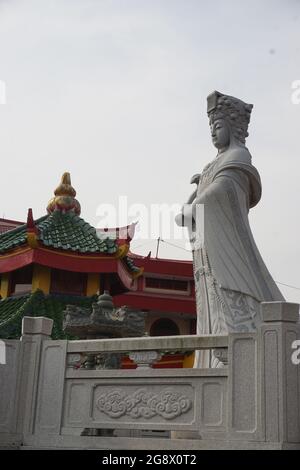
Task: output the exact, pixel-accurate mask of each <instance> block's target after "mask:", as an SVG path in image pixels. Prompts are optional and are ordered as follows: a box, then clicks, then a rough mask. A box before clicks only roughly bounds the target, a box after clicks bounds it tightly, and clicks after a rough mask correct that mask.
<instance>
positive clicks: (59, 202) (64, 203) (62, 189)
mask: <svg viewBox="0 0 300 470" xmlns="http://www.w3.org/2000/svg"><path fill="white" fill-rule="evenodd" d="M75 196H76V191H75V189H74V188H73V186H72V184H71V176H70V173H64V174H63V175H62V178H61V182H60V184H59V185H58V187H57V188H56V190H55V191H54V197H53V198H52V199H51V200H50V201H49V204H48V206H47V211H48V213H49V214H50V213H52V212H54V211H55V210H59V211H61V212H68V211H74V212H75V214H77V215H80V212H81V207H80V204H79V202H78V201H77V199H75Z"/></svg>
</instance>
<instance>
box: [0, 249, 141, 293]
mask: <svg viewBox="0 0 300 470" xmlns="http://www.w3.org/2000/svg"><path fill="white" fill-rule="evenodd" d="M31 263H36V264H40V265H42V266H47V267H49V268H54V269H63V270H66V271H73V272H82V273H117V274H118V276H119V278H120V280H121V282H122V283H123V284H124V286H125V287H126V288H127V289H129V290H135V289H136V281H135V278H136V277H137V275H136V273H133V272H129V271H128V269H127V268H126V266H125V264H124V261H123V260H122V259H121V258H120V257H118V254H112V255H109V254H108V255H106V254H104V253H99V254H95V253H94V254H81V253H71V252H63V251H60V250H53V249H50V248H45V247H41V246H39V247H38V248H36V249H33V248H31V247H29V246H26V245H25V246H23V247H19V248H17V249H15V250H13V251H12V252H10V253H6V254H3V255H0V273H7V272H12V271H15V270H16V269H20V268H23V267H24V266H27V265H28V264H31Z"/></svg>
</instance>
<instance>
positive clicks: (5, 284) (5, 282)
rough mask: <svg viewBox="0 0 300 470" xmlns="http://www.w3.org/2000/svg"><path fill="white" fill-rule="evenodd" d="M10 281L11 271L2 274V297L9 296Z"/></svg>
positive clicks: (0, 292)
mask: <svg viewBox="0 0 300 470" xmlns="http://www.w3.org/2000/svg"><path fill="white" fill-rule="evenodd" d="M9 281H10V273H3V274H1V288H0V294H1V297H2V299H6V297H8V296H9Z"/></svg>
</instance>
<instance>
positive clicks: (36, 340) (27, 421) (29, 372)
mask: <svg viewBox="0 0 300 470" xmlns="http://www.w3.org/2000/svg"><path fill="white" fill-rule="evenodd" d="M52 327H53V320H51V319H50V318H45V317H24V318H23V322H22V337H21V345H22V346H21V347H22V367H21V380H20V393H19V403H18V416H19V420H18V428H19V431H20V432H21V433H22V434H23V435H31V434H33V432H34V417H35V411H36V404H37V389H38V379H39V369H40V361H41V350H42V344H43V341H45V340H48V339H50V335H51V332H52Z"/></svg>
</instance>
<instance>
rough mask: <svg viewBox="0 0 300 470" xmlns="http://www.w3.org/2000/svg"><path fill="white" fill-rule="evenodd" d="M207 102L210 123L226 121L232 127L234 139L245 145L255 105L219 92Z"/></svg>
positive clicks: (213, 94)
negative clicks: (218, 120) (220, 120)
mask: <svg viewBox="0 0 300 470" xmlns="http://www.w3.org/2000/svg"><path fill="white" fill-rule="evenodd" d="M207 100H208V116H209V121H210V122H211V123H213V122H215V121H216V120H217V119H224V120H225V121H226V122H228V124H229V125H230V127H231V130H232V133H233V135H234V137H235V138H236V139H237V140H238V141H239V142H241V143H243V144H245V142H246V137H248V135H249V134H248V125H249V122H250V117H251V111H252V108H253V105H252V104H247V103H245V102H244V101H242V100H239V99H238V98H234V97H233V96H228V95H223V94H222V93H219V92H217V91H215V92H214V93H212V94H211V95H209V96H208V98H207ZM211 103H212V105H211Z"/></svg>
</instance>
